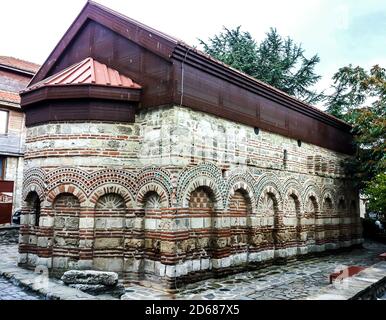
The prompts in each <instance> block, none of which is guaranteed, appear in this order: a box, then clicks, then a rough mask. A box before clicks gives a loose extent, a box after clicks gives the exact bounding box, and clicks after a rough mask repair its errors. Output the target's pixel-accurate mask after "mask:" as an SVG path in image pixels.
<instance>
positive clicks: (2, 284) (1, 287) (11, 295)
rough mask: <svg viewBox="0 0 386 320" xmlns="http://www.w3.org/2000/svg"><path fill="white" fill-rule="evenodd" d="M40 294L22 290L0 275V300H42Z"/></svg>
mask: <svg viewBox="0 0 386 320" xmlns="http://www.w3.org/2000/svg"><path fill="white" fill-rule="evenodd" d="M42 299H43V298H41V297H40V296H38V295H36V294H34V293H32V292H29V291H26V290H23V289H22V288H20V287H18V286H16V285H14V284H13V283H12V282H11V281H9V280H7V279H5V278H3V277H1V276H0V300H42Z"/></svg>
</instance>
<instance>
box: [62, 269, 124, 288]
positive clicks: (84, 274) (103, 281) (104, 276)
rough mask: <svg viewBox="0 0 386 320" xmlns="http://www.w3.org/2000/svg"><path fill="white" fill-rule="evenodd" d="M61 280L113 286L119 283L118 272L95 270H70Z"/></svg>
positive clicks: (68, 282) (67, 282)
mask: <svg viewBox="0 0 386 320" xmlns="http://www.w3.org/2000/svg"><path fill="white" fill-rule="evenodd" d="M61 280H62V281H63V282H64V283H65V284H87V285H105V286H112V285H116V284H117V283H118V274H116V273H115V272H106V271H95V270H70V271H66V272H65V273H64V274H63V276H62V278H61Z"/></svg>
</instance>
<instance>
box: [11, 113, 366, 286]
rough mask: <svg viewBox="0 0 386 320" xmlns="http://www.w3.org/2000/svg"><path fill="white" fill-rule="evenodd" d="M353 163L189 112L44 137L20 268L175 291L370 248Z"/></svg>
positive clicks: (37, 151) (56, 128) (32, 148)
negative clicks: (112, 277) (222, 276)
mask: <svg viewBox="0 0 386 320" xmlns="http://www.w3.org/2000/svg"><path fill="white" fill-rule="evenodd" d="M346 158H347V156H346V155H343V154H339V153H336V152H333V151H330V150H327V149H323V148H320V147H317V146H314V145H310V144H307V143H304V142H303V143H302V142H301V141H296V140H293V139H289V138H286V137H284V136H280V135H278V134H274V133H270V132H266V131H264V130H257V129H256V128H253V127H248V126H246V125H242V124H238V123H234V122H231V121H228V120H224V119H221V118H218V117H215V116H212V115H208V114H205V113H201V112H197V111H192V110H190V109H188V108H184V107H177V106H175V107H167V108H166V107H164V108H154V109H151V110H142V111H139V113H138V114H137V116H136V121H135V123H130V124H128V123H108V122H55V123H47V124H42V125H38V126H34V127H30V128H28V130H27V137H26V154H25V174H24V187H23V199H24V206H23V213H24V214H23V218H22V220H23V226H22V228H21V240H20V247H19V249H20V261H19V262H20V264H21V265H27V266H29V267H34V266H36V265H41V264H43V265H46V266H48V267H49V268H51V269H52V271H53V272H54V273H59V274H60V273H62V272H63V271H65V270H68V269H77V268H79V269H83V268H95V269H101V270H111V271H117V272H119V273H120V274H121V275H122V277H124V278H125V279H127V280H128V281H141V280H156V281H152V283H153V285H156V284H158V285H166V286H174V285H175V283H176V282H175V279H176V278H177V279H178V280H181V281H194V280H195V279H202V277H205V276H213V275H214V274H219V273H227V272H233V271H235V270H242V269H243V268H245V267H246V266H252V265H259V264H263V263H268V262H271V261H273V260H274V259H286V258H290V257H295V256H297V255H303V254H308V253H315V252H321V251H324V250H328V249H336V248H341V247H348V246H351V245H355V244H359V243H361V241H362V239H361V229H360V220H359V211H358V206H359V203H358V201H359V200H358V194H357V191H356V190H355V189H354V187H353V186H352V185H351V182H350V180H349V179H348V178H347V177H345V176H344V172H343V169H342V162H344V161H345V159H346Z"/></svg>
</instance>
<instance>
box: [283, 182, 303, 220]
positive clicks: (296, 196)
mask: <svg viewBox="0 0 386 320" xmlns="http://www.w3.org/2000/svg"><path fill="white" fill-rule="evenodd" d="M284 195H285V197H284V208H285V210H288V208H289V205H290V204H289V202H290V201H295V206H296V208H295V210H296V211H297V212H296V213H297V214H300V213H301V212H302V209H303V204H302V198H301V196H300V192H299V191H298V190H297V189H294V188H292V187H288V188H287V190H286V193H284ZM291 198H292V199H291Z"/></svg>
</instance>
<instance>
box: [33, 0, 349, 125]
mask: <svg viewBox="0 0 386 320" xmlns="http://www.w3.org/2000/svg"><path fill="white" fill-rule="evenodd" d="M88 20H94V21H96V22H98V23H100V24H101V25H104V26H106V27H108V28H110V29H111V30H113V31H115V32H117V33H118V34H120V35H122V36H124V37H125V38H127V39H129V40H132V41H139V42H140V44H141V45H142V46H143V47H145V48H146V49H148V50H150V51H152V52H153V53H155V54H157V55H159V56H161V57H163V58H165V59H170V58H174V59H177V60H180V61H186V62H188V61H189V60H191V61H194V62H195V63H201V64H205V65H203V67H204V68H206V69H209V68H215V69H216V72H217V73H219V74H224V73H225V74H226V75H225V76H226V77H227V78H228V79H229V80H231V79H235V80H234V81H236V82H238V83H239V84H240V85H243V86H248V87H251V88H252V89H253V90H254V91H265V92H267V94H268V95H271V96H275V97H277V98H278V99H280V100H285V101H286V102H287V104H288V105H292V106H294V107H295V108H298V109H305V110H308V112H310V113H312V114H314V115H315V116H316V117H318V118H319V117H322V118H325V119H326V120H327V119H329V121H330V122H332V123H336V124H337V125H338V126H339V125H340V126H342V125H343V126H344V127H346V130H347V129H348V128H349V125H348V124H347V123H345V122H344V121H342V120H340V119H338V118H336V117H334V116H332V115H330V114H328V113H326V112H323V111H321V110H319V109H318V108H316V107H313V106H311V105H309V104H306V103H304V102H302V101H300V100H298V99H296V98H294V97H292V96H290V95H288V94H287V93H285V92H283V91H281V90H279V89H277V88H274V87H272V86H270V85H268V84H266V83H264V82H262V81H260V80H257V79H255V78H253V77H251V76H249V75H247V74H245V73H243V72H241V71H239V70H236V69H234V68H232V67H230V66H228V65H226V64H225V63H223V62H221V61H218V60H216V59H214V58H213V57H211V56H210V55H208V54H206V53H204V52H202V51H200V50H197V49H196V48H194V47H192V46H189V45H187V44H186V43H185V42H183V41H181V40H178V39H176V38H174V37H172V36H170V35H167V34H165V33H163V32H160V31H158V30H156V29H153V28H151V27H149V26H146V25H144V24H143V23H140V22H138V21H136V20H134V19H131V18H129V17H127V16H125V15H123V14H121V13H119V12H116V11H114V10H112V9H110V8H107V7H105V6H103V5H101V4H99V3H96V2H94V1H91V0H88V1H87V3H86V5H85V6H84V7H83V9H82V11H81V12H80V13H79V15H78V17H77V18H76V19H75V21H74V22H73V24H72V25H71V26H70V28H69V29H68V30H67V32H66V33H65V35H64V36H63V37H62V39H61V40H60V41H59V43H58V45H57V46H56V47H55V48H54V50H53V51H52V52H51V54H50V55H49V57H48V58H47V60H46V61H45V62H44V64H43V65H42V67H41V68H40V70H39V71H38V72H37V73H36V75H35V77H34V78H33V79H32V80H31V83H30V85H32V84H35V83H37V82H39V81H41V80H43V79H44V78H45V77H46V76H47V74H48V73H49V71H50V70H51V68H52V67H53V66H54V65H55V63H56V61H57V60H58V59H59V58H60V57H61V55H62V54H63V53H64V50H65V49H66V47H67V46H68V45H69V44H70V42H71V41H72V39H73V38H74V37H75V36H76V34H77V33H78V31H79V30H80V29H81V28H82V26H83V25H84V24H85V23H86V22H87V21H88ZM138 29H141V30H143V31H144V32H143V34H145V35H146V36H147V39H136V38H137V32H136V31H137V30H138ZM209 65H210V67H209Z"/></svg>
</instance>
